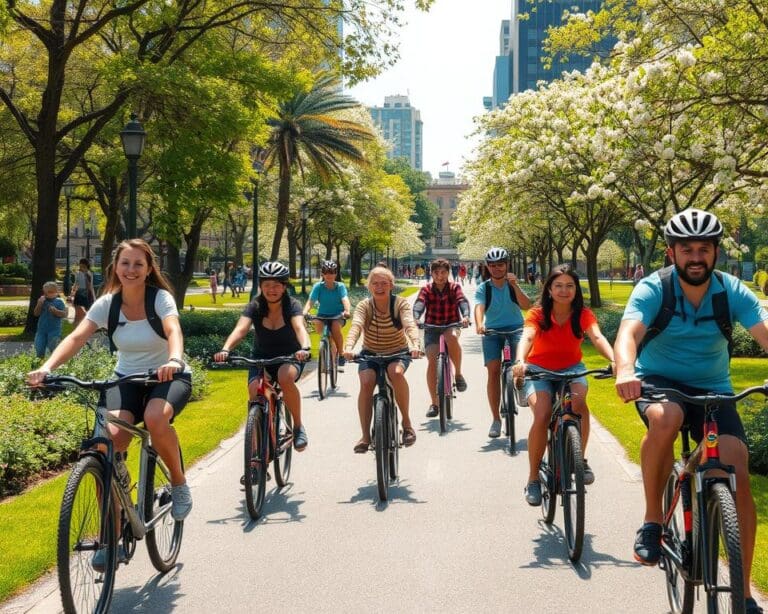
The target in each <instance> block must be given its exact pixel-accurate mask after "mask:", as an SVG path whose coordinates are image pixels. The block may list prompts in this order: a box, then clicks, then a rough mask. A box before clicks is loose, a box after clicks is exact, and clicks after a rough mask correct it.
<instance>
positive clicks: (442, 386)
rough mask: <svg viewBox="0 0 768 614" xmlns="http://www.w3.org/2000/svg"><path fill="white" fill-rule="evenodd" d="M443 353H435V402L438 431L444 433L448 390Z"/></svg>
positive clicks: (446, 418) (446, 426) (446, 420)
mask: <svg viewBox="0 0 768 614" xmlns="http://www.w3.org/2000/svg"><path fill="white" fill-rule="evenodd" d="M446 362H447V361H446V356H445V354H438V355H437V404H438V410H439V413H438V415H439V416H440V432H441V433H445V431H446V430H447V428H448V425H447V422H448V394H449V393H448V392H447V391H446V387H447V386H446V383H447V382H446V379H445V367H446Z"/></svg>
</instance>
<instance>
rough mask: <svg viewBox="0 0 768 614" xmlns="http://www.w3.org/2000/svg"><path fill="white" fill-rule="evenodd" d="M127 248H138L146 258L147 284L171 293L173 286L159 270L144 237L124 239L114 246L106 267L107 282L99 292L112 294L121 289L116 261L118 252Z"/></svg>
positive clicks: (118, 257)
mask: <svg viewBox="0 0 768 614" xmlns="http://www.w3.org/2000/svg"><path fill="white" fill-rule="evenodd" d="M128 248H134V249H139V250H141V251H142V252H144V257H145V258H146V260H147V265H148V266H149V268H150V271H149V275H147V280H146V283H147V285H150V286H157V287H158V288H162V289H163V290H168V292H170V293H171V294H173V293H174V292H173V288H171V285H170V284H169V283H168V281H167V280H166V279H165V277H163V274H162V273H161V272H160V266H159V264H158V262H157V256H155V252H154V251H153V250H152V247H150V245H149V243H147V242H146V241H145V240H144V239H126V240H125V241H122V242H121V243H120V244H119V245H118V246H117V247H116V248H115V255H114V257H113V258H112V262H111V263H110V264H109V267H108V271H109V278H108V279H107V283H105V284H104V288H103V289H102V291H101V293H102V294H109V293H112V294H114V293H116V292H119V291H120V290H121V289H122V284H121V283H120V279H119V278H118V276H117V270H116V269H117V261H118V260H119V259H120V254H121V253H122V251H123V250H124V249H128Z"/></svg>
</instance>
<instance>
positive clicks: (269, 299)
mask: <svg viewBox="0 0 768 614" xmlns="http://www.w3.org/2000/svg"><path fill="white" fill-rule="evenodd" d="M251 326H253V330H254V336H253V351H252V355H251V357H252V358H275V357H276V356H284V355H287V354H293V355H294V357H295V358H296V360H290V361H288V362H284V363H283V364H281V365H271V366H268V367H265V368H264V370H262V369H258V368H256V367H252V368H251V369H250V370H249V372H248V397H249V398H250V400H251V401H253V400H254V399H255V398H256V394H257V391H258V384H259V382H258V378H260V377H262V376H263V371H266V373H267V375H268V376H269V378H270V380H272V381H276V382H278V383H279V384H280V388H281V390H282V391H283V400H284V401H285V406H286V407H287V408H288V411H290V412H291V417H292V418H293V447H294V448H295V449H296V450H297V451H298V452H302V451H303V450H304V449H305V448H306V447H307V444H308V443H309V440H308V438H307V431H306V429H305V428H304V424H303V423H302V421H301V393H300V392H299V388H298V386H296V382H297V381H298V380H299V378H300V377H301V373H302V371H303V370H304V363H305V362H306V361H307V360H309V348H310V343H309V334H308V333H307V329H306V328H305V326H304V314H303V312H302V310H301V303H299V301H297V300H296V299H295V298H291V297H290V296H289V294H288V267H287V266H285V265H284V264H282V263H281V262H264V263H263V264H262V265H261V266H260V267H259V293H258V295H256V298H255V299H253V301H251V302H250V303H248V305H246V306H245V309H244V310H243V315H241V316H240V319H239V320H238V321H237V324H235V328H234V329H233V330H232V332H231V333H230V334H229V337H227V340H226V341H225V342H224V345H223V346H222V348H221V350H219V351H218V352H216V354H214V356H213V359H214V360H215V361H216V362H224V361H226V359H227V356H229V353H230V351H231V350H232V349H233V348H235V347H236V346H237V344H238V343H240V342H241V341H242V340H243V339H244V338H245V336H246V335H247V334H248V331H249V330H250V329H251Z"/></svg>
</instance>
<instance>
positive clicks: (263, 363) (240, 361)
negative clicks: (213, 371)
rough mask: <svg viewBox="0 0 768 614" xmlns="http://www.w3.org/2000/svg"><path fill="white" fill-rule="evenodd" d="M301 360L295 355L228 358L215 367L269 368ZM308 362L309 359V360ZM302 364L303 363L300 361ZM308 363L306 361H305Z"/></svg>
mask: <svg viewBox="0 0 768 614" xmlns="http://www.w3.org/2000/svg"><path fill="white" fill-rule="evenodd" d="M297 360H299V359H298V358H296V356H295V354H290V355H288V356H275V357H274V358H248V357H247V356H227V359H226V360H225V361H223V362H218V363H216V362H215V363H213V364H214V365H223V364H231V365H248V366H249V367H268V366H270V365H280V364H283V363H286V362H294V361H297ZM307 360H308V359H307ZM299 362H302V361H299ZM305 362H306V361H305Z"/></svg>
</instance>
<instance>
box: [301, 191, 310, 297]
mask: <svg viewBox="0 0 768 614" xmlns="http://www.w3.org/2000/svg"><path fill="white" fill-rule="evenodd" d="M308 217H309V207H307V203H304V204H302V205H301V293H302V294H306V293H307V276H306V269H305V266H306V259H307V218H308Z"/></svg>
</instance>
